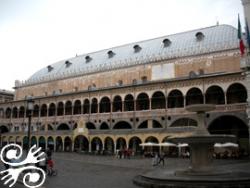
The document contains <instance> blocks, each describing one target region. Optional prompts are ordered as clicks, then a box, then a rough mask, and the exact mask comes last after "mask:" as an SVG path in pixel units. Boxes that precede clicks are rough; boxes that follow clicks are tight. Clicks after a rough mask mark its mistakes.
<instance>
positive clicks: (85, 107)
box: [83, 99, 90, 114]
mask: <svg viewBox="0 0 250 188" xmlns="http://www.w3.org/2000/svg"><path fill="white" fill-rule="evenodd" d="M89 107H90V105H89V99H85V100H84V102H83V114H89Z"/></svg>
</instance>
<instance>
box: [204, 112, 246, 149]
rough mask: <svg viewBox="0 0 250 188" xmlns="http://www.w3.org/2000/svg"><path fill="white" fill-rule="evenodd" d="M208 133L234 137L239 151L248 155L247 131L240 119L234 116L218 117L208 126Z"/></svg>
mask: <svg viewBox="0 0 250 188" xmlns="http://www.w3.org/2000/svg"><path fill="white" fill-rule="evenodd" d="M208 131H209V132H210V133H211V134H226V135H227V134H229V135H235V136H236V138H237V142H238V144H239V147H240V150H241V151H242V152H243V150H244V151H246V152H247V153H248V154H249V130H248V126H247V125H246V124H245V122H243V121H242V120H241V119H240V118H238V117H236V116H234V115H222V116H219V117H218V118H216V119H214V120H213V121H212V122H211V123H210V124H209V126H208Z"/></svg>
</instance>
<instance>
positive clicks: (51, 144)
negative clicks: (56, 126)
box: [47, 136, 55, 151]
mask: <svg viewBox="0 0 250 188" xmlns="http://www.w3.org/2000/svg"><path fill="white" fill-rule="evenodd" d="M47 148H49V149H50V150H51V151H54V149H55V142H54V138H53V137H52V136H49V137H48V140H47Z"/></svg>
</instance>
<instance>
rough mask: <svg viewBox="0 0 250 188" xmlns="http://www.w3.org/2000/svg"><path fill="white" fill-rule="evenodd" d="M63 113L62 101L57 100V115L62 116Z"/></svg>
mask: <svg viewBox="0 0 250 188" xmlns="http://www.w3.org/2000/svg"><path fill="white" fill-rule="evenodd" d="M63 115H64V103H63V102H59V103H58V104H57V116H63Z"/></svg>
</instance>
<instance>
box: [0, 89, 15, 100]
mask: <svg viewBox="0 0 250 188" xmlns="http://www.w3.org/2000/svg"><path fill="white" fill-rule="evenodd" d="M13 100H14V93H13V92H12V91H7V90H4V89H0V103H4V102H8V101H13Z"/></svg>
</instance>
